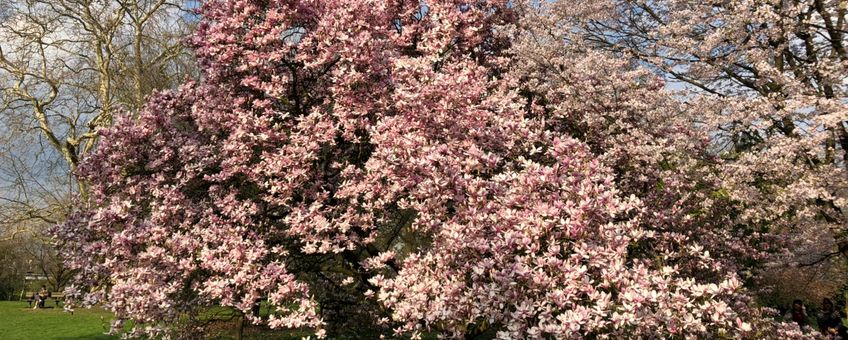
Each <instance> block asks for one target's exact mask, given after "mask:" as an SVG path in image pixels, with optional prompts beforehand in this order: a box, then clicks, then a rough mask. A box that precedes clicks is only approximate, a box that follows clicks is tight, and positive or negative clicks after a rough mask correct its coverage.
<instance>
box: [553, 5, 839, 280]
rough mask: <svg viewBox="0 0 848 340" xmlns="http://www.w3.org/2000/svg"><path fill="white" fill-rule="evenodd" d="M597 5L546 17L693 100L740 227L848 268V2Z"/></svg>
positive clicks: (806, 257)
mask: <svg viewBox="0 0 848 340" xmlns="http://www.w3.org/2000/svg"><path fill="white" fill-rule="evenodd" d="M592 3H596V4H597V7H598V8H597V12H596V13H602V14H600V15H595V16H594V17H583V18H576V17H574V16H572V15H571V13H566V12H564V11H549V12H547V13H546V16H547V17H548V18H549V19H550V20H553V21H559V22H562V21H571V22H574V21H579V22H580V26H579V27H582V32H583V33H585V35H584V36H583V38H584V39H587V40H588V41H590V42H591V43H592V45H593V46H594V47H599V48H603V49H606V50H610V51H615V52H617V53H620V54H621V55H624V56H627V57H629V58H632V59H634V60H639V61H640V62H642V63H646V64H649V65H651V66H652V67H653V68H655V69H657V70H659V71H661V72H662V73H664V74H666V75H668V76H669V77H670V78H671V79H674V80H675V81H677V82H678V83H679V84H686V86H687V88H688V89H691V90H692V91H690V93H688V94H687V96H688V98H687V99H688V100H689V101H690V102H691V103H693V104H695V105H698V106H699V108H700V114H699V116H698V120H699V123H700V124H701V126H702V127H703V128H705V130H707V131H709V133H710V138H711V139H712V143H713V146H714V148H715V150H714V153H716V154H720V155H721V157H722V159H721V161H720V162H719V163H718V164H717V165H716V168H717V172H719V174H720V178H719V180H720V183H721V186H722V188H723V189H724V190H725V192H724V193H725V194H726V198H727V199H729V200H731V201H733V203H734V205H735V206H737V207H738V211H737V213H736V214H734V216H733V222H734V223H736V224H739V225H742V226H745V228H749V229H752V230H757V231H759V232H763V231H764V232H768V233H775V234H780V235H784V236H785V239H786V240H787V241H788V242H789V243H790V244H791V247H790V248H791V249H793V250H795V251H794V254H789V255H792V257H794V258H795V261H798V262H802V263H804V264H813V263H820V262H823V261H825V260H828V259H830V258H834V257H842V258H841V259H840V260H842V261H844V260H845V259H846V258H848V213H846V209H848V200H846V197H848V173H846V171H845V169H846V163H845V161H846V151H847V150H848V106H846V90H848V88H846V86H847V85H848V83H846V75H848V52H846V47H845V46H846V44H848V8H846V6H845V2H844V1H829V0H798V1H756V0H755V1H722V2H716V1H678V0H666V1H629V0H623V1H619V0H612V1H593V2H592ZM560 5H561V6H565V7H567V5H566V4H560ZM572 27H574V26H572Z"/></svg>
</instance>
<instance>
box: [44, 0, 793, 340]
mask: <svg viewBox="0 0 848 340" xmlns="http://www.w3.org/2000/svg"><path fill="white" fill-rule="evenodd" d="M575 8H577V7H575ZM536 9H537V8H532V7H528V8H524V7H523V6H522V5H521V4H518V3H514V2H510V1H506V0H504V1H476V2H467V1H428V2H427V3H426V4H422V3H421V2H420V1H417V0H409V1H392V2H386V1H382V0H380V1H378V0H373V1H360V0H357V1H354V0H347V1H320V0H313V1H297V0H277V1H250V0H232V1H223V0H221V1H210V2H208V3H206V4H205V5H204V6H203V8H202V10H201V14H202V22H201V23H200V25H199V27H198V33H197V34H196V35H195V36H194V37H193V38H192V40H191V41H192V43H193V44H194V47H195V49H196V53H197V57H198V59H199V60H198V62H199V65H200V66H201V68H202V71H203V77H202V79H201V80H197V81H194V82H188V83H186V84H184V85H183V86H182V87H180V88H179V89H178V90H175V91H171V92H165V93H160V94H158V95H156V96H154V97H152V98H151V99H150V100H149V101H148V103H147V105H146V106H145V107H144V108H143V109H142V110H141V112H140V113H139V114H138V116H137V118H132V117H130V116H129V115H127V116H125V117H124V118H122V119H120V120H119V121H118V122H117V123H116V125H115V126H114V127H113V128H110V129H108V130H105V131H103V132H102V138H103V139H102V142H101V144H100V145H99V147H98V148H97V150H96V151H95V152H94V153H93V154H92V155H91V156H89V157H88V158H87V159H85V161H84V162H83V163H82V165H81V166H80V169H79V172H78V175H79V177H80V178H81V180H83V181H84V182H86V183H88V184H90V188H91V190H90V191H91V193H90V198H89V199H88V200H87V201H86V202H85V204H84V206H82V207H80V209H79V211H78V212H77V213H76V214H74V215H73V216H72V217H71V218H70V219H69V220H68V221H67V222H66V223H64V224H62V225H60V226H58V227H56V228H55V229H54V233H55V235H56V236H57V237H59V238H62V239H64V240H66V242H65V243H66V245H67V246H66V248H65V253H66V256H67V259H68V262H69V265H70V266H72V267H73V268H75V269H79V273H80V275H79V276H78V277H77V279H76V285H75V286H73V287H72V288H70V289H69V291H68V294H69V296H71V297H73V298H74V300H73V301H74V303H76V304H80V305H90V304H95V303H105V304H106V305H107V306H108V308H110V309H111V310H113V311H114V312H115V313H116V315H117V318H118V322H116V323H115V329H116V330H118V329H120V328H121V321H124V320H131V321H133V324H134V328H133V332H132V334H134V335H152V336H172V335H179V334H186V333H180V332H188V331H192V330H193V329H194V328H196V327H199V326H198V325H199V323H198V322H194V321H197V319H198V318H199V317H200V313H201V312H203V311H204V310H205V309H207V308H208V307H210V306H218V305H221V306H228V307H232V308H233V309H235V310H237V311H239V312H241V313H242V314H243V315H244V317H245V319H246V320H248V321H250V322H253V323H256V324H266V325H268V326H270V327H271V328H298V329H310V330H314V331H315V333H316V335H318V336H319V337H323V336H326V335H328V334H330V335H332V334H348V333H354V332H379V333H381V334H384V335H388V336H412V337H418V336H421V335H423V334H439V335H443V336H449V337H463V336H476V335H484V334H488V335H493V336H497V337H499V338H542V337H552V336H553V337H581V336H597V337H600V338H606V337H620V336H625V335H626V336H636V337H638V336H646V337H654V336H657V337H662V336H709V335H712V336H736V337H744V336H752V337H757V336H761V337H762V336H773V337H791V336H800V335H801V334H800V333H799V332H798V329H797V327H796V328H794V329H792V328H791V327H789V326H784V325H780V324H775V323H772V322H769V321H767V320H766V319H765V318H763V316H762V315H761V313H760V311H759V310H758V309H757V308H755V306H754V305H753V303H752V302H751V301H750V299H749V298H748V297H747V295H746V294H745V292H744V291H743V290H742V288H741V282H740V279H739V278H738V275H737V271H740V270H741V269H743V268H744V266H742V265H741V264H739V263H736V262H733V261H732V259H733V258H739V257H741V258H749V257H750V258H757V257H758V256H759V255H758V253H757V251H756V250H755V249H756V247H751V246H750V244H749V243H750V242H748V240H753V241H754V243H756V242H758V240H761V238H760V237H759V236H756V235H750V234H738V235H737V234H735V233H736V230H734V229H733V228H725V227H724V225H723V224H722V221H723V220H722V219H723V218H724V217H723V216H726V212H727V209H732V206H730V205H729V203H726V202H717V203H715V204H710V203H704V201H708V200H709V199H710V195H711V194H715V193H717V192H720V186H719V184H718V183H719V182H720V181H718V180H717V179H716V177H715V174H714V173H713V172H711V171H712V170H711V168H706V170H704V169H703V168H701V167H698V165H699V164H702V163H704V162H706V161H709V160H712V159H713V156H711V154H710V153H709V152H707V151H708V150H707V147H708V145H709V144H708V143H707V141H708V135H706V134H704V133H703V132H700V131H698V130H693V129H691V124H689V122H690V121H689V120H687V115H688V114H691V113H692V112H695V109H696V108H694V107H691V106H687V105H683V104H680V102H679V101H676V100H675V98H674V97H673V96H671V95H669V94H667V93H665V92H663V89H662V88H663V84H662V82H661V81H660V80H659V79H658V78H657V77H655V76H653V75H651V74H650V73H647V72H645V71H644V70H639V69H637V68H634V67H633V65H629V64H628V63H627V61H626V60H622V59H618V58H616V57H615V56H613V55H612V54H608V53H607V52H601V51H595V50H592V49H588V48H587V45H585V44H582V43H580V42H574V43H573V44H570V45H568V48H566V49H562V48H561V47H562V44H563V40H562V39H560V37H559V36H557V34H556V31H551V30H545V26H544V24H545V23H546V22H550V21H545V20H543V18H542V16H540V15H539V13H540V12H536V11H535V10H536ZM555 26H556V25H555ZM568 31H569V30H568V29H564V30H563V31H561V32H568ZM546 32H547V33H546ZM551 33H554V34H551ZM737 236H738V238H737ZM721 242H732V243H730V244H731V246H729V247H727V248H726V249H724V250H721V248H720V247H717V246H716V245H717V244H720V243H721ZM752 249H753V250H752ZM259 301H266V303H267V304H268V305H270V306H271V308H272V311H271V313H270V315H269V316H267V318H266V317H260V315H257V314H256V313H255V312H256V310H255V309H254V306H255V305H256V304H257V303H258V302H259ZM348 322H356V324H355V326H350V325H349V324H347V323H348ZM362 334H365V333H362ZM368 334H376V333H368Z"/></svg>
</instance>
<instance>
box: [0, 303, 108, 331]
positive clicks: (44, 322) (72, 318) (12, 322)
mask: <svg viewBox="0 0 848 340" xmlns="http://www.w3.org/2000/svg"><path fill="white" fill-rule="evenodd" d="M49 305H52V303H50V304H49ZM111 319H112V314H111V313H109V312H107V311H104V310H102V309H77V310H76V311H75V312H74V314H73V315H71V314H70V313H66V312H64V311H62V308H61V307H60V308H49V309H37V310H33V309H31V308H27V303H26V302H25V301H0V339H4V340H15V339H67V340H71V339H95V340H97V339H104V340H105V339H117V337H111V336H106V335H104V334H103V333H104V332H106V330H108V328H109V321H110V320H111Z"/></svg>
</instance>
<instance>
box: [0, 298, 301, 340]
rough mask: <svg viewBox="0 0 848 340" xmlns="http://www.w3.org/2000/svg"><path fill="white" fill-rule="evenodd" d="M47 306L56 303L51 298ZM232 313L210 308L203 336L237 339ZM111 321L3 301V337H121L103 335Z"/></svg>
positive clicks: (80, 311)
mask: <svg viewBox="0 0 848 340" xmlns="http://www.w3.org/2000/svg"><path fill="white" fill-rule="evenodd" d="M47 305H48V307H53V306H54V305H53V303H52V301H49V303H48V304H47ZM263 310H265V308H263ZM230 314H231V313H229V312H228V311H227V310H226V309H222V308H212V309H210V311H209V312H208V315H207V317H208V318H210V319H219V321H217V322H213V323H210V324H209V325H208V326H207V329H206V334H204V337H205V338H209V339H215V340H227V339H234V338H235V335H236V329H237V322H238V320H233V319H231V318H229V317H228V316H229V315H230ZM263 314H267V312H265V313H263ZM111 320H112V313H110V312H108V311H105V310H103V309H100V308H92V309H85V308H77V309H75V310H74V314H71V313H67V312H64V311H63V310H62V308H61V307H59V308H47V309H32V308H28V307H27V303H26V302H25V301H0V340H17V339H26V340H29V339H38V340H42V339H44V340H51V339H56V340H58V339H65V340H71V339H94V340H106V339H118V337H117V336H108V335H105V334H104V333H105V332H106V331H107V330H108V329H109V322H110V321H111ZM311 334H312V332H309V331H293V330H270V329H267V328H264V327H259V326H247V327H245V330H244V338H245V339H251V340H260V339H300V338H301V337H304V336H307V335H311Z"/></svg>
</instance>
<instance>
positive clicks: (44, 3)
mask: <svg viewBox="0 0 848 340" xmlns="http://www.w3.org/2000/svg"><path fill="white" fill-rule="evenodd" d="M192 7H194V4H193V3H192V2H190V1H185V0H175V1H167V0H0V240H7V241H8V240H13V239H18V240H19V241H18V242H36V243H48V242H51V241H50V240H49V239H47V237H45V236H43V235H42V234H43V231H44V229H45V227H46V226H49V225H53V224H56V223H59V222H61V221H62V220H63V219H64V216H66V215H67V213H68V212H69V211H70V209H71V208H72V206H73V204H72V202H73V200H74V199H75V197H78V195H85V192H86V188H85V184H84V183H79V182H77V181H76V180H75V179H74V177H73V175H72V174H73V172H74V171H75V170H76V168H77V167H78V165H79V162H80V159H82V158H83V157H84V156H85V154H87V153H89V152H91V150H92V149H94V148H95V147H96V144H97V131H98V130H99V129H102V128H104V127H107V126H109V125H110V124H111V123H112V120H113V118H114V116H115V115H116V114H119V113H120V112H128V113H130V114H131V113H133V112H135V111H136V110H138V109H139V108H140V107H141V106H142V105H143V103H144V100H145V97H146V96H147V95H149V94H150V93H151V92H153V91H156V90H159V89H167V88H172V87H175V86H176V85H177V84H179V83H180V82H181V81H183V80H184V78H185V77H186V76H187V75H190V74H193V72H194V71H193V70H194V67H193V62H192V61H193V57H192V55H191V53H190V51H188V50H187V49H186V48H185V46H184V44H183V39H184V38H185V37H186V35H187V34H188V33H189V32H190V31H191V30H192V29H193V25H194V17H193V15H192V14H191V10H192ZM23 240H27V241H23ZM36 248H38V249H39V251H38V253H39V256H36V258H38V259H40V260H39V261H41V260H44V261H42V262H44V263H43V265H42V266H41V267H42V268H52V267H50V266H51V265H50V264H48V263H47V262H49V261H46V259H49V258H50V256H48V255H47V253H45V251H46V252H49V250H44V249H41V248H40V245H39V246H36ZM33 249H35V248H33ZM31 253H32V252H31ZM50 270H51V271H54V269H50ZM55 271H56V272H61V269H57V270H55ZM52 274H55V273H52ZM52 274H51V275H52ZM54 279H57V280H58V279H59V278H58V277H55V278H54ZM57 283H59V282H57Z"/></svg>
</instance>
